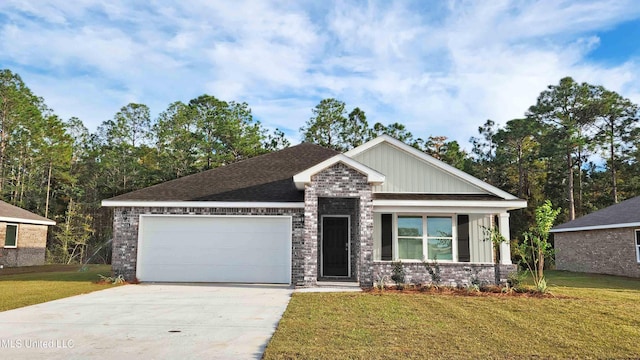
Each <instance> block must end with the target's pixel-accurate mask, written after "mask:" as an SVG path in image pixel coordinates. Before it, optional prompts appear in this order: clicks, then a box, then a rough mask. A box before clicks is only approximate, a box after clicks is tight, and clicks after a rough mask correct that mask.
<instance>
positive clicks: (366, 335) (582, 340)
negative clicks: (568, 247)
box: [264, 271, 640, 359]
mask: <svg viewBox="0 0 640 360" xmlns="http://www.w3.org/2000/svg"><path fill="white" fill-rule="evenodd" d="M547 279H548V283H549V284H550V290H551V292H553V293H555V294H558V295H564V296H563V298H546V299H540V298H523V297H517V298H516V297H513V298H509V297H467V296H451V295H425V294H411V295H409V294H395V293H383V294H375V293H295V294H294V295H293V297H292V299H291V302H290V303H289V307H288V308H287V310H286V312H285V314H284V317H283V318H282V320H281V321H280V324H279V325H278V329H277V331H276V333H275V334H274V336H273V338H272V340H271V342H270V343H269V345H268V347H267V349H266V352H265V355H264V357H265V359H294V358H304V359H336V358H362V359H371V358H373V359H376V358H377V359H382V358H413V359H423V358H461V359H469V358H497V359H515V358H523V357H528V358H530V357H539V358H638V357H640V342H639V340H638V339H640V300H639V299H640V280H636V279H626V278H620V277H613V276H598V275H583V274H574V273H567V272H553V271H549V272H548V273H547Z"/></svg>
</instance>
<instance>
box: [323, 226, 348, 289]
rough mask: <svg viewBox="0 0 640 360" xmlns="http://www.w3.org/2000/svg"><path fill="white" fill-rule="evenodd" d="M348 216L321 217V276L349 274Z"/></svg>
mask: <svg viewBox="0 0 640 360" xmlns="http://www.w3.org/2000/svg"><path fill="white" fill-rule="evenodd" d="M350 250H351V249H350V248H349V217H348V216H323V217H322V273H321V274H322V276H345V277H347V276H349V275H350V274H349V253H350Z"/></svg>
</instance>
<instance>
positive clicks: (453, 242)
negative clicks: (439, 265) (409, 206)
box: [391, 213, 458, 263]
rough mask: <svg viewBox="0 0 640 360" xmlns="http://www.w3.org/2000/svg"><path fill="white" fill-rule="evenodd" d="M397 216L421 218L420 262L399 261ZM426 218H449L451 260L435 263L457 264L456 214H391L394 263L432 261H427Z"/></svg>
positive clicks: (427, 238)
mask: <svg viewBox="0 0 640 360" xmlns="http://www.w3.org/2000/svg"><path fill="white" fill-rule="evenodd" d="M399 216H419V217H421V218H422V257H423V259H422V260H416V259H401V258H400V257H399V255H400V253H399V251H398V217H399ZM427 217H449V218H451V231H452V237H451V251H452V254H451V260H443V259H438V260H437V262H443V263H457V262H458V217H457V216H456V214H450V213H446V214H444V213H443V214H441V213H429V214H425V213H393V242H392V244H391V246H392V251H393V260H394V261H398V260H400V261H402V262H407V263H411V262H422V261H424V260H426V261H433V260H429V257H428V256H429V254H428V250H429V237H428V236H427Z"/></svg>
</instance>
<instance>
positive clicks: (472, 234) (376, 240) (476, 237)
mask: <svg viewBox="0 0 640 360" xmlns="http://www.w3.org/2000/svg"><path fill="white" fill-rule="evenodd" d="M483 227H486V228H489V227H491V217H490V215H485V214H470V215H469V250H470V252H471V262H472V263H493V249H492V248H491V241H490V240H486V241H485V240H484V239H485V238H486V235H485V233H484V231H483V230H482V229H483ZM381 231H382V219H381V213H374V214H373V259H374V260H376V261H379V260H380V259H381V258H382V232H381Z"/></svg>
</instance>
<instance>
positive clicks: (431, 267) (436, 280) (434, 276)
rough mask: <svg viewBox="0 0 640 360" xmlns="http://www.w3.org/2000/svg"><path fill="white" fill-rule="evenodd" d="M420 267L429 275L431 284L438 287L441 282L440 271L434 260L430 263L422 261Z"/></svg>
mask: <svg viewBox="0 0 640 360" xmlns="http://www.w3.org/2000/svg"><path fill="white" fill-rule="evenodd" d="M422 265H423V266H424V268H425V269H426V270H427V272H428V273H429V276H431V283H432V284H433V285H435V286H436V287H438V286H440V283H441V282H442V275H441V273H442V270H441V269H440V264H438V261H436V260H434V261H433V262H432V263H431V262H428V261H427V260H423V261H422Z"/></svg>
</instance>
